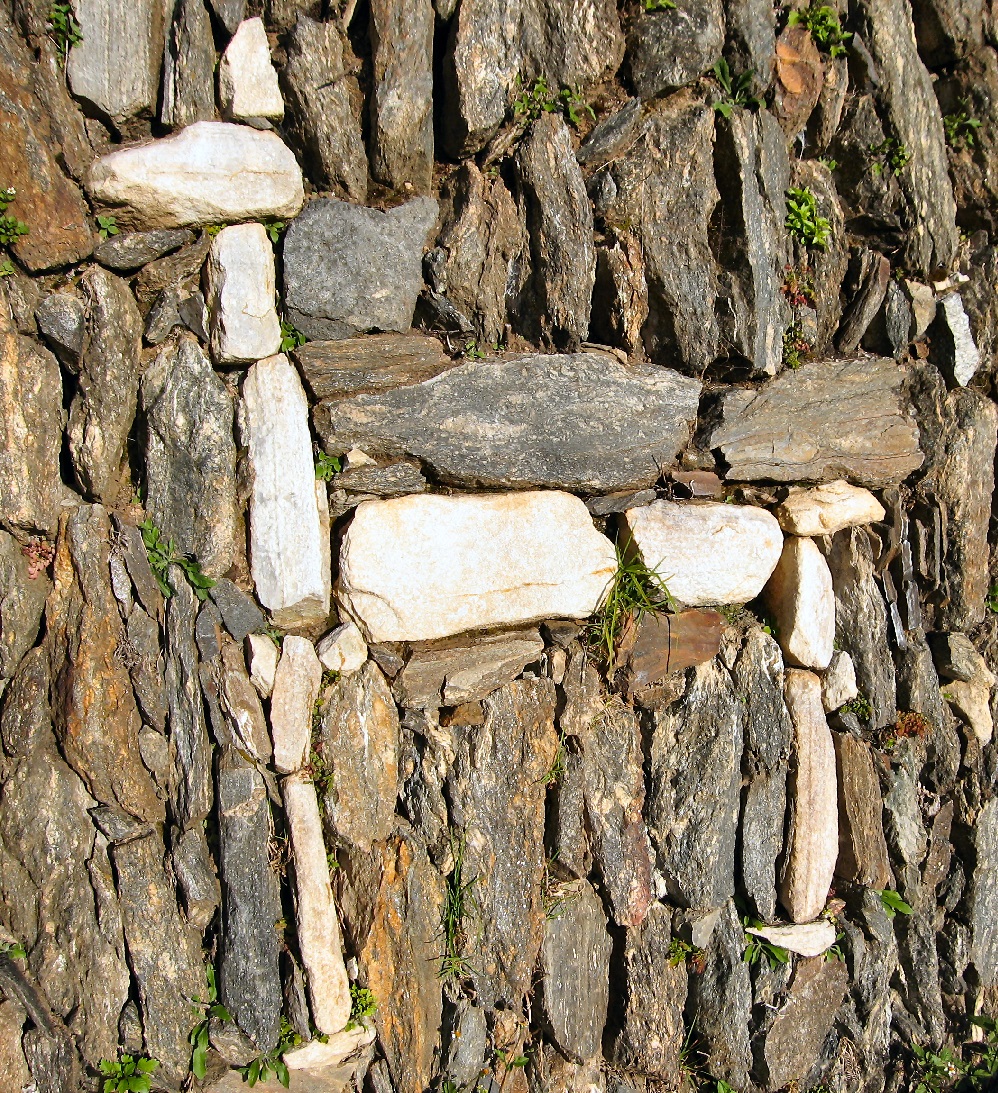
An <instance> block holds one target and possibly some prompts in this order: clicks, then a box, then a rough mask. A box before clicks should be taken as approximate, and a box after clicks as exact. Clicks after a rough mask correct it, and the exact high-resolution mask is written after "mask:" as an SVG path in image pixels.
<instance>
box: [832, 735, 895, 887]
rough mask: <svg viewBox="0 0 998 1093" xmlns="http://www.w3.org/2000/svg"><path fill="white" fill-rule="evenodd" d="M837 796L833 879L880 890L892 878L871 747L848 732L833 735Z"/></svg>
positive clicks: (887, 884)
mask: <svg viewBox="0 0 998 1093" xmlns="http://www.w3.org/2000/svg"><path fill="white" fill-rule="evenodd" d="M832 741H833V743H834V745H835V761H836V774H837V777H838V794H839V856H838V859H837V861H836V863H835V874H836V876H839V877H842V878H843V879H844V880H847V881H853V882H854V883H856V884H863V885H866V887H867V888H876V889H878V890H880V891H883V890H884V889H885V888H891V887H892V886H893V883H894V877H893V875H892V873H891V864H890V858H889V857H888V855H887V840H886V838H885V837H884V821H883V810H884V803H883V798H882V797H881V795H880V779H879V778H878V777H877V770H876V767H875V766H874V761H873V754H872V752H871V750H870V745H869V744H867V743H865V742H864V741H862V740H860V739H859V738H857V737H855V736H850V735H849V734H848V733H833V734H832Z"/></svg>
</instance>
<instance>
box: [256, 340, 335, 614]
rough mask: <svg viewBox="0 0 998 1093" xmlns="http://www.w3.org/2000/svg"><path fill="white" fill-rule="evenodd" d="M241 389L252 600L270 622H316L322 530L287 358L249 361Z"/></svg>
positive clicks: (323, 571)
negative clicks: (248, 477)
mask: <svg viewBox="0 0 998 1093" xmlns="http://www.w3.org/2000/svg"><path fill="white" fill-rule="evenodd" d="M242 393H243V401H242V404H241V407H240V422H241V427H242V428H241V431H242V433H243V436H244V438H245V439H244V443H245V444H246V447H247V450H248V459H249V464H250V467H251V468H252V471H253V486H252V492H251V494H250V564H251V568H252V571H253V581H254V583H255V585H256V594H257V598H258V599H259V601H260V603H262V604H263V606H264V607H266V608H267V610H268V611H270V613H271V615H272V616H273V618H274V621H275V622H276V624H277V625H278V626H284V627H290V626H296V625H306V624H308V623H313V622H319V621H321V620H323V619H325V617H326V615H327V614H328V613H329V569H328V554H329V547H328V540H326V541H324V536H326V537H328V534H329V532H328V528H327V529H326V531H325V532H323V527H322V520H321V518H320V517H321V514H320V512H319V506H318V504H317V502H316V492H315V485H314V483H315V469H314V465H313V463H312V440H311V436H310V435H309V429H308V417H307V415H308V403H307V402H306V399H305V392H304V391H303V390H302V386H301V381H300V380H299V379H298V376H297V374H296V373H295V371H294V369H293V368H292V367H291V365H290V364H288V361H287V358H286V357H284V356H276V357H268V358H267V359H266V360H262V361H258V362H257V363H256V364H254V365H253V367H252V368H251V369H250V370H249V373H248V374H247V376H246V379H245V381H244V382H243V392H242Z"/></svg>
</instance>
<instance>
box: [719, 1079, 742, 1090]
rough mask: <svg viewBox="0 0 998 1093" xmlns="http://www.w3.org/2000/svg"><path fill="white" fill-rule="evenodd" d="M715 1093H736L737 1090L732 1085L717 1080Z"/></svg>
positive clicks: (722, 1080)
mask: <svg viewBox="0 0 998 1093" xmlns="http://www.w3.org/2000/svg"><path fill="white" fill-rule="evenodd" d="M716 1093H738V1090H737V1089H735V1087H734V1086H733V1085H729V1084H728V1083H727V1082H726V1081H725V1080H724V1079H723V1078H718V1079H717V1091H716Z"/></svg>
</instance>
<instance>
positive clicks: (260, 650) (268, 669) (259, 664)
mask: <svg viewBox="0 0 998 1093" xmlns="http://www.w3.org/2000/svg"><path fill="white" fill-rule="evenodd" d="M245 646H246V662H247V664H248V665H249V674H250V682H251V683H252V684H253V686H254V687H256V689H257V691H258V692H259V693H260V697H261V698H269V697H270V692H271V691H272V690H273V689H274V678H275V677H276V675H277V662H278V660H280V657H281V654H280V652H279V651H278V648H277V646H276V645H275V644H274V643H273V642H272V641H271V640H270V638H268V637H267V635H266V634H247V635H246V642H245Z"/></svg>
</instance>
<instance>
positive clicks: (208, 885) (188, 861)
mask: <svg viewBox="0 0 998 1093" xmlns="http://www.w3.org/2000/svg"><path fill="white" fill-rule="evenodd" d="M170 864H171V865H172V867H173V873H174V876H175V877H176V878H177V886H178V888H179V889H180V893H181V896H182V899H183V906H184V914H185V917H186V919H187V922H188V923H189V924H190V925H191V926H193V927H194V928H195V929H196V930H199V931H203V930H206V929H207V928H208V925H209V923H210V922H211V920H212V919H213V918H214V917H215V911H216V910H217V909H218V907H219V906H220V904H221V902H222V890H221V887H220V885H219V883H218V876H217V875H216V873H215V863H214V862H213V861H212V857H211V851H210V850H209V849H208V840H207V838H206V837H205V833H204V831H203V830H202V829H201V828H200V827H197V826H194V827H189V828H187V830H186V831H185V832H184V833H183V834H182V835H181V836H180V838H179V839H177V841H176V842H175V843H174V845H173V850H172V852H171V854H170Z"/></svg>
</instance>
